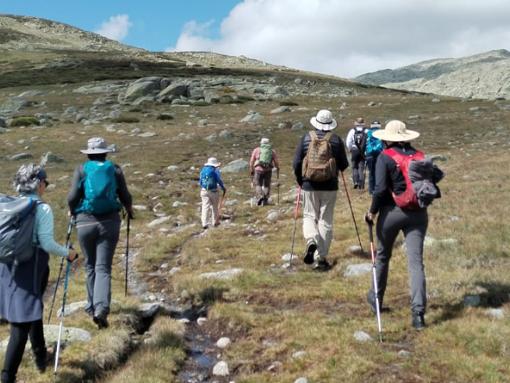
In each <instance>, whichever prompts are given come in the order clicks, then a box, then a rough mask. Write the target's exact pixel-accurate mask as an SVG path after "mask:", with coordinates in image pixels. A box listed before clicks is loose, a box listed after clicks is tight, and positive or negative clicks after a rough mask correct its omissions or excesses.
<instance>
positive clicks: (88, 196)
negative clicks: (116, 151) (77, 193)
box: [76, 161, 121, 215]
mask: <svg viewBox="0 0 510 383" xmlns="http://www.w3.org/2000/svg"><path fill="white" fill-rule="evenodd" d="M82 185H83V191H84V194H85V196H84V198H83V200H82V202H81V203H80V206H79V207H78V209H77V211H76V212H77V213H81V212H83V213H89V214H93V215H96V214H97V215H101V214H108V213H112V212H114V211H118V210H120V207H121V205H120V203H119V201H118V199H117V179H116V177H115V165H114V164H113V162H111V161H104V162H101V161H87V162H85V163H84V164H83V178H82Z"/></svg>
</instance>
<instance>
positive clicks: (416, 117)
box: [407, 114, 421, 120]
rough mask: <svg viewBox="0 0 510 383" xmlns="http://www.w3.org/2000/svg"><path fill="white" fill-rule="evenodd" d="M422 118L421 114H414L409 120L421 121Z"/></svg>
mask: <svg viewBox="0 0 510 383" xmlns="http://www.w3.org/2000/svg"><path fill="white" fill-rule="evenodd" d="M420 118H421V116H420V115H419V114H413V115H412V116H409V117H408V118H407V119H408V120H419V119H420Z"/></svg>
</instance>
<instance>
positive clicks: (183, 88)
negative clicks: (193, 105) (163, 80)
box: [158, 82, 189, 98]
mask: <svg viewBox="0 0 510 383" xmlns="http://www.w3.org/2000/svg"><path fill="white" fill-rule="evenodd" d="M188 88H189V85H188V84H186V83H184V82H178V83H175V84H170V85H168V86H167V87H165V88H164V89H163V90H162V91H161V92H159V94H158V98H163V97H181V96H183V97H187V96H188Z"/></svg>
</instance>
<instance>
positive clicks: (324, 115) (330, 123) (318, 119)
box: [310, 109, 336, 132]
mask: <svg viewBox="0 0 510 383" xmlns="http://www.w3.org/2000/svg"><path fill="white" fill-rule="evenodd" d="M310 124H312V126H313V127H314V128H316V129H319V130H323V131H325V132H327V131H329V130H333V129H335V128H336V120H335V119H334V118H333V113H331V112H330V111H329V110H326V109H322V110H319V112H318V113H317V115H316V116H315V117H312V118H311V119H310Z"/></svg>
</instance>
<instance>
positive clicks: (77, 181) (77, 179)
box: [67, 164, 133, 223]
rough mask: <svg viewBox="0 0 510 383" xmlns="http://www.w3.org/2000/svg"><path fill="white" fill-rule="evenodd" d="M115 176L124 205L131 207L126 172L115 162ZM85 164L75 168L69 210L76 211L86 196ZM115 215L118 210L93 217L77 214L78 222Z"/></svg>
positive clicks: (118, 193) (69, 196)
mask: <svg viewBox="0 0 510 383" xmlns="http://www.w3.org/2000/svg"><path fill="white" fill-rule="evenodd" d="M115 177H116V181H117V196H118V197H119V200H120V202H121V203H122V205H124V207H126V209H127V208H129V207H130V206H131V204H132V203H133V202H132V198H131V194H130V193H129V191H128V188H127V184H126V179H125V178H124V173H123V172H122V169H121V168H120V166H118V165H116V164H115ZM82 181H83V165H79V166H77V167H76V169H75V170H74V175H73V180H72V183H71V190H69V194H68V195H67V203H68V205H69V210H70V211H71V212H74V211H76V209H77V208H78V206H79V205H80V202H81V200H82V199H83V198H84V197H85V190H84V189H83V182H82ZM115 216H118V212H113V213H110V214H105V215H104V216H97V217H93V216H92V215H91V214H87V213H80V214H78V216H77V223H78V222H79V221H85V220H87V221H88V220H89V218H90V220H94V221H95V220H96V219H97V220H105V219H110V218H113V217H115Z"/></svg>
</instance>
